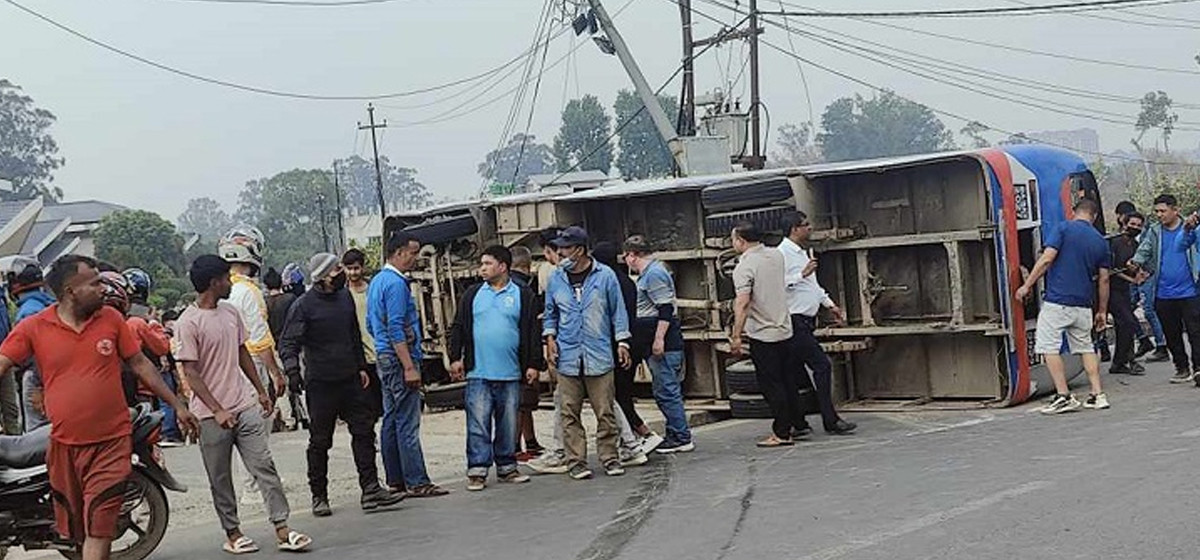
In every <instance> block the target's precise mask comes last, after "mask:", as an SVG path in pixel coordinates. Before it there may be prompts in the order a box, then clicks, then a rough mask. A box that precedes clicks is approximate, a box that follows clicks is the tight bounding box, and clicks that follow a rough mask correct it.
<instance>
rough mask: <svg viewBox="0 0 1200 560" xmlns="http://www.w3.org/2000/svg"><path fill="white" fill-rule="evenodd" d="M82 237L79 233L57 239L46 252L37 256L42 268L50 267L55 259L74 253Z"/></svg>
mask: <svg viewBox="0 0 1200 560" xmlns="http://www.w3.org/2000/svg"><path fill="white" fill-rule="evenodd" d="M81 237H82V235H81V234H78V233H68V234H65V235H63V236H61V237H59V238H57V239H55V240H54V242H53V243H51V244H50V245H49V246H48V247H46V250H44V251H42V253H41V254H40V255H38V256H37V257H38V262H39V263H41V265H42V268H46V267H48V266H50V265H51V264H52V263H53V262H54V259H57V258H58V257H61V256H63V255H65V254H67V253H70V252H71V251H74V250H75V248H76V247H78V246H79V241H80V238H81Z"/></svg>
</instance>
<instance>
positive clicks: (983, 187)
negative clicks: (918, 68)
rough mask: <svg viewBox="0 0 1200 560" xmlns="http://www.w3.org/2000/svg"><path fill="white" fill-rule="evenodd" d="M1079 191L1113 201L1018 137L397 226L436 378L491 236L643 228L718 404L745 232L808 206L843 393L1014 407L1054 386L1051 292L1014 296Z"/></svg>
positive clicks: (697, 384)
mask: <svg viewBox="0 0 1200 560" xmlns="http://www.w3.org/2000/svg"><path fill="white" fill-rule="evenodd" d="M1078 197H1088V198H1093V199H1095V200H1096V201H1097V202H1099V201H1100V195H1099V191H1098V190H1097V186H1096V181H1095V178H1094V177H1093V175H1092V173H1091V172H1090V171H1089V170H1088V168H1087V166H1086V164H1085V162H1084V161H1083V160H1082V159H1081V158H1080V157H1079V156H1077V155H1075V154H1073V153H1070V152H1067V151H1064V150H1060V149H1057V148H1052V147H1047V146H1039V145H1019V146H1005V147H1001V148H994V149H984V150H977V151H961V152H948V153H935V154H924V155H913V156H904V157H896V158H888V159H878V160H869V161H854V162H839V163H827V164H818V165H811V166H801V167H791V168H780V169H769V170H762V171H753V172H744V173H735V174H728V175H716V176H703V177H687V178H669V179H659V180H649V181H639V182H621V183H616V184H605V185H602V186H598V187H594V188H588V189H583V190H574V191H570V190H568V191H567V192H562V191H541V192H533V193H523V194H516V195H509V196H503V197H497V198H493V199H490V200H485V201H479V202H471V203H457V204H451V205H445V206H440V207H435V208H430V209H427V210H424V211H421V212H418V213H410V214H405V215H396V216H390V217H389V218H388V219H387V220H386V221H385V225H384V230H385V231H384V233H385V234H390V233H391V232H392V231H396V230H399V229H404V230H406V231H409V232H411V233H414V234H415V235H416V236H417V237H418V238H419V239H420V240H421V241H422V244H423V246H424V249H423V251H422V257H423V258H422V260H421V265H420V269H419V270H417V271H416V272H414V273H413V275H412V276H413V278H414V280H415V282H414V283H413V286H414V288H413V289H414V291H415V292H416V293H417V299H418V301H419V302H420V313H421V317H422V320H423V324H424V326H425V330H424V333H425V340H424V341H423V345H424V348H425V350H426V356H427V359H426V363H425V364H424V371H425V375H426V377H427V379H428V380H430V381H433V382H437V381H439V380H442V379H444V378H445V377H446V376H445V371H446V370H447V368H448V365H449V364H448V358H447V356H446V348H447V343H448V337H449V328H450V323H451V322H452V320H453V317H454V312H455V307H456V305H457V302H458V299H459V296H460V294H462V292H463V290H464V289H465V288H466V287H467V286H468V285H470V284H471V283H473V282H476V281H477V278H476V270H477V261H478V255H479V252H480V251H481V250H482V249H483V248H484V247H486V246H487V245H491V244H502V245H505V246H509V247H512V246H517V245H525V246H528V247H529V248H530V249H531V250H532V252H533V253H534V255H535V256H536V255H540V253H541V252H540V249H539V248H538V247H537V239H538V232H539V231H540V230H542V229H543V228H546V227H551V226H567V225H582V226H584V227H585V228H586V229H587V230H588V231H589V233H590V234H591V237H592V239H593V241H597V240H610V241H614V242H617V243H620V242H621V241H622V240H623V239H625V238H626V237H628V236H629V235H632V234H635V233H640V234H644V235H646V236H647V237H648V239H650V240H652V242H653V243H654V244H655V248H656V255H655V256H656V258H658V259H660V260H661V261H663V262H664V263H666V264H667V266H668V268H669V269H670V270H671V271H672V273H673V275H674V277H675V283H676V291H677V294H678V298H679V299H678V305H677V309H678V313H679V315H680V319H681V324H682V327H683V334H684V338H685V341H686V352H685V356H686V368H685V369H686V381H685V383H684V391H685V394H686V396H687V397H689V398H691V399H706V400H713V401H718V402H719V401H721V400H722V399H724V398H726V397H728V395H729V391H728V390H727V388H726V384H725V382H724V378H725V370H726V367H727V364H728V363H729V362H730V361H731V356H729V355H728V353H727V352H728V344H727V338H726V335H727V332H728V327H729V325H730V324H731V322H732V300H733V297H734V292H733V285H732V281H731V278H730V272H731V271H732V268H733V265H734V264H735V263H736V253H734V251H733V250H732V249H731V247H730V241H729V234H730V231H731V230H732V228H733V226H734V225H735V224H736V223H738V222H740V221H746V220H748V221H752V222H755V223H756V224H758V225H759V226H760V227H761V228H762V229H764V230H765V231H773V232H775V233H776V234H782V233H783V232H782V231H781V229H782V224H783V223H784V219H785V218H786V216H787V215H788V213H789V212H792V211H794V210H796V209H800V210H803V211H805V212H806V213H807V214H808V215H809V216H810V220H811V221H812V223H813V225H814V228H815V231H814V234H813V239H814V246H813V249H814V250H815V251H816V252H817V253H818V255H819V257H818V258H819V260H820V263H821V266H820V269H819V271H818V277H819V279H820V282H821V285H822V286H824V287H825V289H826V291H828V292H829V294H830V296H831V297H832V298H833V300H834V301H836V302H837V303H838V305H840V306H841V307H842V308H843V309H844V310H845V311H846V315H847V320H848V322H847V324H845V325H842V326H837V327H834V326H830V325H824V326H823V327H822V328H821V329H820V330H819V331H818V335H819V337H820V338H821V339H822V342H823V345H824V346H825V348H826V350H827V351H828V352H829V353H830V355H831V357H832V358H833V361H834V366H835V367H834V387H835V398H836V399H837V400H839V401H842V402H843V404H844V406H853V405H856V404H857V405H861V406H867V407H872V406H879V405H881V404H882V405H884V406H893V405H905V404H914V403H915V404H924V403H935V404H940V403H946V404H950V405H953V406H962V405H966V406H1006V405H1012V404H1017V403H1020V402H1023V401H1025V400H1027V399H1029V398H1031V397H1033V396H1034V395H1037V394H1039V393H1041V392H1044V391H1045V390H1047V389H1048V388H1050V383H1049V376H1048V373H1047V372H1046V371H1045V369H1044V366H1043V365H1042V364H1041V362H1040V358H1039V357H1038V356H1036V355H1035V354H1034V353H1033V344H1032V341H1033V340H1034V327H1035V325H1036V317H1037V313H1038V309H1039V307H1040V298H1039V297H1037V296H1038V295H1039V294H1035V295H1034V296H1033V297H1030V298H1029V300H1028V301H1027V302H1020V301H1018V300H1016V299H1015V298H1014V296H1013V294H1014V292H1015V290H1016V288H1017V286H1019V285H1020V284H1021V282H1022V274H1023V271H1027V270H1028V269H1031V268H1032V267H1033V263H1034V261H1035V260H1036V258H1037V256H1038V254H1039V253H1040V250H1041V245H1042V242H1043V238H1044V236H1045V234H1046V233H1047V232H1048V231H1049V228H1051V227H1053V226H1054V225H1055V224H1057V223H1059V222H1062V221H1063V220H1066V219H1069V213H1070V208H1071V206H1072V203H1073V201H1074V200H1075V199H1077V198H1078ZM1099 227H1101V228H1103V224H1099ZM779 238H780V237H779V236H778V235H777V237H776V239H779ZM751 351H753V349H751Z"/></svg>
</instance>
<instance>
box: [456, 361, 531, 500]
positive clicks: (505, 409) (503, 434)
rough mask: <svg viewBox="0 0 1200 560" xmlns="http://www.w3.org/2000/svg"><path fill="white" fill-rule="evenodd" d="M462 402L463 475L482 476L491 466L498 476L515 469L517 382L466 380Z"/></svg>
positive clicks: (519, 384) (518, 384)
mask: <svg viewBox="0 0 1200 560" xmlns="http://www.w3.org/2000/svg"><path fill="white" fill-rule="evenodd" d="M466 401H467V476H484V477H486V476H487V474H488V470H489V469H490V468H491V466H492V464H493V463H495V465H496V474H497V475H500V476H504V475H506V474H508V473H511V472H513V471H515V470H517V457H516V453H517V407H518V406H519V405H520V404H521V382H520V381H519V380H516V381H488V380H486V379H468V380H467V391H466ZM493 428H494V430H493ZM493 432H494V435H495V437H493Z"/></svg>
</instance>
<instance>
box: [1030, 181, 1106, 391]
mask: <svg viewBox="0 0 1200 560" xmlns="http://www.w3.org/2000/svg"><path fill="white" fill-rule="evenodd" d="M1099 214H1100V205H1098V204H1096V202H1095V201H1093V200H1089V199H1086V198H1084V199H1080V200H1079V202H1076V203H1075V207H1074V217H1073V218H1072V219H1071V220H1068V221H1066V222H1063V223H1061V224H1059V225H1058V226H1056V227H1055V228H1054V229H1053V230H1052V231H1051V232H1050V235H1049V236H1048V239H1047V240H1046V247H1045V250H1043V251H1042V256H1041V257H1040V258H1039V259H1038V261H1037V264H1035V265H1034V267H1033V271H1032V272H1030V273H1029V278H1027V279H1026V280H1025V283H1024V284H1023V285H1021V287H1020V288H1017V294H1016V296H1017V299H1018V300H1024V299H1025V298H1026V297H1028V296H1029V293H1030V291H1032V290H1033V287H1034V285H1035V284H1036V283H1037V281H1038V280H1039V279H1041V277H1042V276H1045V277H1046V286H1045V294H1044V296H1043V298H1042V299H1043V300H1044V301H1043V304H1042V309H1041V311H1040V312H1039V313H1038V324H1037V343H1036V347H1035V350H1036V351H1037V352H1038V353H1039V354H1041V355H1043V356H1044V357H1045V360H1046V368H1047V369H1049V370H1050V377H1051V378H1053V379H1054V389H1055V392H1056V394H1055V395H1054V399H1053V400H1051V401H1050V404H1048V405H1046V406H1045V407H1043V408H1042V410H1041V412H1042V414H1061V413H1063V412H1071V411H1074V410H1079V408H1080V407H1081V406H1082V407H1083V408H1089V409H1103V408H1108V396H1107V395H1105V394H1104V391H1103V390H1102V389H1101V387H1100V359H1099V357H1098V356H1097V355H1096V351H1095V349H1094V347H1093V345H1092V336H1091V334H1092V330H1093V329H1095V330H1102V329H1104V328H1105V327H1106V326H1107V323H1108V292H1109V290H1108V275H1109V268H1110V267H1111V261H1112V255H1111V253H1110V252H1109V250H1108V244H1107V243H1106V242H1105V241H1104V237H1102V236H1101V235H1100V232H1098V231H1096V228H1095V227H1093V226H1092V222H1094V221H1095V219H1096V217H1097V216H1099ZM1097 295H1098V297H1097ZM1097 299H1098V300H1099V302H1097V301H1096V300H1097ZM1064 335H1065V336H1066V340H1067V348H1068V350H1069V351H1070V352H1071V353H1072V354H1077V355H1080V356H1082V358H1083V367H1084V369H1085V370H1086V371H1087V376H1088V382H1089V383H1090V384H1091V393H1089V394H1088V398H1087V400H1086V401H1084V402H1083V403H1082V404H1080V402H1079V401H1078V400H1076V399H1075V396H1074V395H1072V394H1071V393H1070V389H1068V388H1067V376H1066V371H1065V369H1066V365H1065V364H1064V362H1063V358H1062V356H1061V351H1062V347H1063V337H1064Z"/></svg>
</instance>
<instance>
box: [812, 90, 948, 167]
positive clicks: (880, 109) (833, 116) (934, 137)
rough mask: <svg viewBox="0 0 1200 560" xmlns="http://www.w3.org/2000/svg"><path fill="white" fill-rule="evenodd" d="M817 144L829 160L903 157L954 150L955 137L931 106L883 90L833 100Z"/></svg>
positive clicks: (824, 115) (822, 116) (824, 119)
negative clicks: (871, 93)
mask: <svg viewBox="0 0 1200 560" xmlns="http://www.w3.org/2000/svg"><path fill="white" fill-rule="evenodd" d="M821 127H822V128H823V129H824V130H823V131H822V132H821V133H820V134H818V135H817V143H818V144H819V145H820V146H821V150H822V151H823V152H824V153H825V158H826V159H827V160H829V161H845V160H851V159H866V158H875V157H887V156H901V155H909V154H919V153H925V152H937V151H941V150H947V149H951V148H954V135H953V134H952V133H951V132H950V131H949V130H947V129H946V126H945V125H944V124H942V121H940V120H938V118H937V115H935V114H934V113H933V111H930V110H929V108H928V107H926V106H924V105H921V104H918V103H913V102H912V101H909V100H907V99H904V98H901V97H899V96H897V95H896V94H894V93H892V92H890V91H884V92H882V93H880V94H878V95H876V96H874V97H872V98H870V99H866V98H864V97H863V96H861V95H855V96H854V97H843V98H841V99H838V100H836V101H834V102H833V103H831V104H830V105H829V106H828V107H826V108H825V113H824V114H822V115H821Z"/></svg>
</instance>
